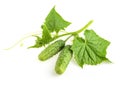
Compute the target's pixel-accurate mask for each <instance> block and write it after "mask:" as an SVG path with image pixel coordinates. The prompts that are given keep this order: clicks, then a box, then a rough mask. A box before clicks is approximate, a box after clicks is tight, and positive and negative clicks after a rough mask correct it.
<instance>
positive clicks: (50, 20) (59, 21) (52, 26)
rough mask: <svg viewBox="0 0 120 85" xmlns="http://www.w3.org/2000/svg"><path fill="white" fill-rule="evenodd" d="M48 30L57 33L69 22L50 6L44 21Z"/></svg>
mask: <svg viewBox="0 0 120 85" xmlns="http://www.w3.org/2000/svg"><path fill="white" fill-rule="evenodd" d="M44 24H45V25H46V26H47V28H48V30H49V31H50V32H54V31H55V32H56V33H58V32H59V31H60V30H64V28H66V27H67V26H68V25H70V22H68V21H65V20H64V19H63V18H62V17H61V16H60V15H59V14H58V13H57V12H56V10H55V7H53V8H52V10H51V11H50V13H49V14H48V16H47V17H46V19H45V23H44Z"/></svg>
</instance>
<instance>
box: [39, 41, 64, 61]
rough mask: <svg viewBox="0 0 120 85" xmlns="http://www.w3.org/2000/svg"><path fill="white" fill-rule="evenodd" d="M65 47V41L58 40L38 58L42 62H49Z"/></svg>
mask: <svg viewBox="0 0 120 85" xmlns="http://www.w3.org/2000/svg"><path fill="white" fill-rule="evenodd" d="M64 45H65V42H64V41H63V40H57V41H55V42H54V43H52V44H50V45H49V46H48V47H46V48H45V49H44V50H43V51H42V52H41V53H40V54H39V55H38V58H39V60H41V61H45V60H48V59H49V58H51V57H52V56H53V55H55V54H57V53H58V52H59V51H60V50H61V49H62V48H63V47H64Z"/></svg>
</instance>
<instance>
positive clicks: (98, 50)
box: [29, 6, 111, 74]
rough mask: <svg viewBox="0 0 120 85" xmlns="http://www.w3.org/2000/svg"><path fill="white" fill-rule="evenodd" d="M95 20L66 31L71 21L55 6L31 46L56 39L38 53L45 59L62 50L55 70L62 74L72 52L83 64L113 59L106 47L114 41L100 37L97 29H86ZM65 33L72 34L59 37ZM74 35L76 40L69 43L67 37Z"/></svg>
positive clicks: (37, 45) (93, 63)
mask: <svg viewBox="0 0 120 85" xmlns="http://www.w3.org/2000/svg"><path fill="white" fill-rule="evenodd" d="M92 23H93V20H90V21H89V22H88V23H87V24H86V25H85V26H83V27H82V28H81V29H78V30H77V31H74V32H67V33H65V32H64V31H65V28H67V27H68V26H69V25H70V24H71V22H68V21H66V20H64V19H63V18H62V17H61V15H60V14H59V13H58V12H57V11H56V10H55V6H54V7H53V8H52V9H51V11H50V12H49V14H48V15H47V17H46V18H45V21H44V23H43V24H42V25H41V29H42V35H34V37H36V40H35V44H34V45H33V46H30V47H29V48H40V47H42V46H46V45H48V44H50V43H51V42H53V43H52V44H50V45H48V47H45V49H44V50H43V51H42V52H41V53H40V54H39V55H38V58H39V60H41V61H45V60H48V59H49V58H51V57H52V56H54V55H55V54H57V53H59V52H60V51H61V52H60V54H59V57H58V60H57V61H56V65H55V71H56V73H58V74H62V73H64V71H65V70H66V68H67V66H68V64H69V62H70V60H71V58H72V56H73V58H74V60H75V61H76V62H77V64H78V65H79V66H80V67H82V68H83V66H84V64H87V65H97V64H100V63H102V62H111V61H110V60H109V59H108V58H107V57H106V54H107V51H106V50H107V47H108V46H109V45H110V42H109V41H108V40H106V39H104V38H102V37H100V36H99V35H98V34H97V33H95V31H93V30H86V28H88V27H89V26H90V25H91V24H92ZM61 30H63V31H62V33H60V31H61ZM81 32H84V36H85V37H84V38H83V37H81V36H79V35H80V33H81ZM63 36H68V38H67V39H66V40H59V38H62V37H63ZM71 37H73V41H72V44H71V45H67V44H66V41H68V40H69V39H70V38H71ZM56 40H57V41H56ZM54 41H55V42H54Z"/></svg>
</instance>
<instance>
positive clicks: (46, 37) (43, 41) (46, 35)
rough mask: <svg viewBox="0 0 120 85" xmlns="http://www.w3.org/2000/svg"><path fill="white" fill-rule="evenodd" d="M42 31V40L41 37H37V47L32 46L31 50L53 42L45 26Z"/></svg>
mask: <svg viewBox="0 0 120 85" xmlns="http://www.w3.org/2000/svg"><path fill="white" fill-rule="evenodd" d="M42 30H43V31H42V38H40V37H39V36H35V37H36V38H37V39H36V42H35V45H33V46H30V47H29V48H39V47H42V46H45V45H46V44H48V43H49V42H51V41H52V37H51V34H50V32H49V30H48V29H47V27H46V26H45V25H42Z"/></svg>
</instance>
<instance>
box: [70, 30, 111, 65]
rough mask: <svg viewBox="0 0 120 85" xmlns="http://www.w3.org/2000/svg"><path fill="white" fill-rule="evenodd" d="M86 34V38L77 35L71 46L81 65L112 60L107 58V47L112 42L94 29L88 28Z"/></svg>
mask: <svg viewBox="0 0 120 85" xmlns="http://www.w3.org/2000/svg"><path fill="white" fill-rule="evenodd" d="M84 35H85V39H83V38H81V37H78V36H77V37H75V38H74V41H73V45H72V48H71V49H72V50H73V53H74V56H75V57H74V58H75V60H76V62H77V63H78V64H79V66H81V67H83V65H84V64H88V65H97V64H100V63H102V62H103V61H105V62H110V61H109V60H108V59H107V58H106V49H107V47H108V46H109V44H110V42H109V41H107V40H105V39H103V38H101V37H100V36H98V35H97V34H96V33H95V32H94V31H93V30H86V31H85V32H84Z"/></svg>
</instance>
